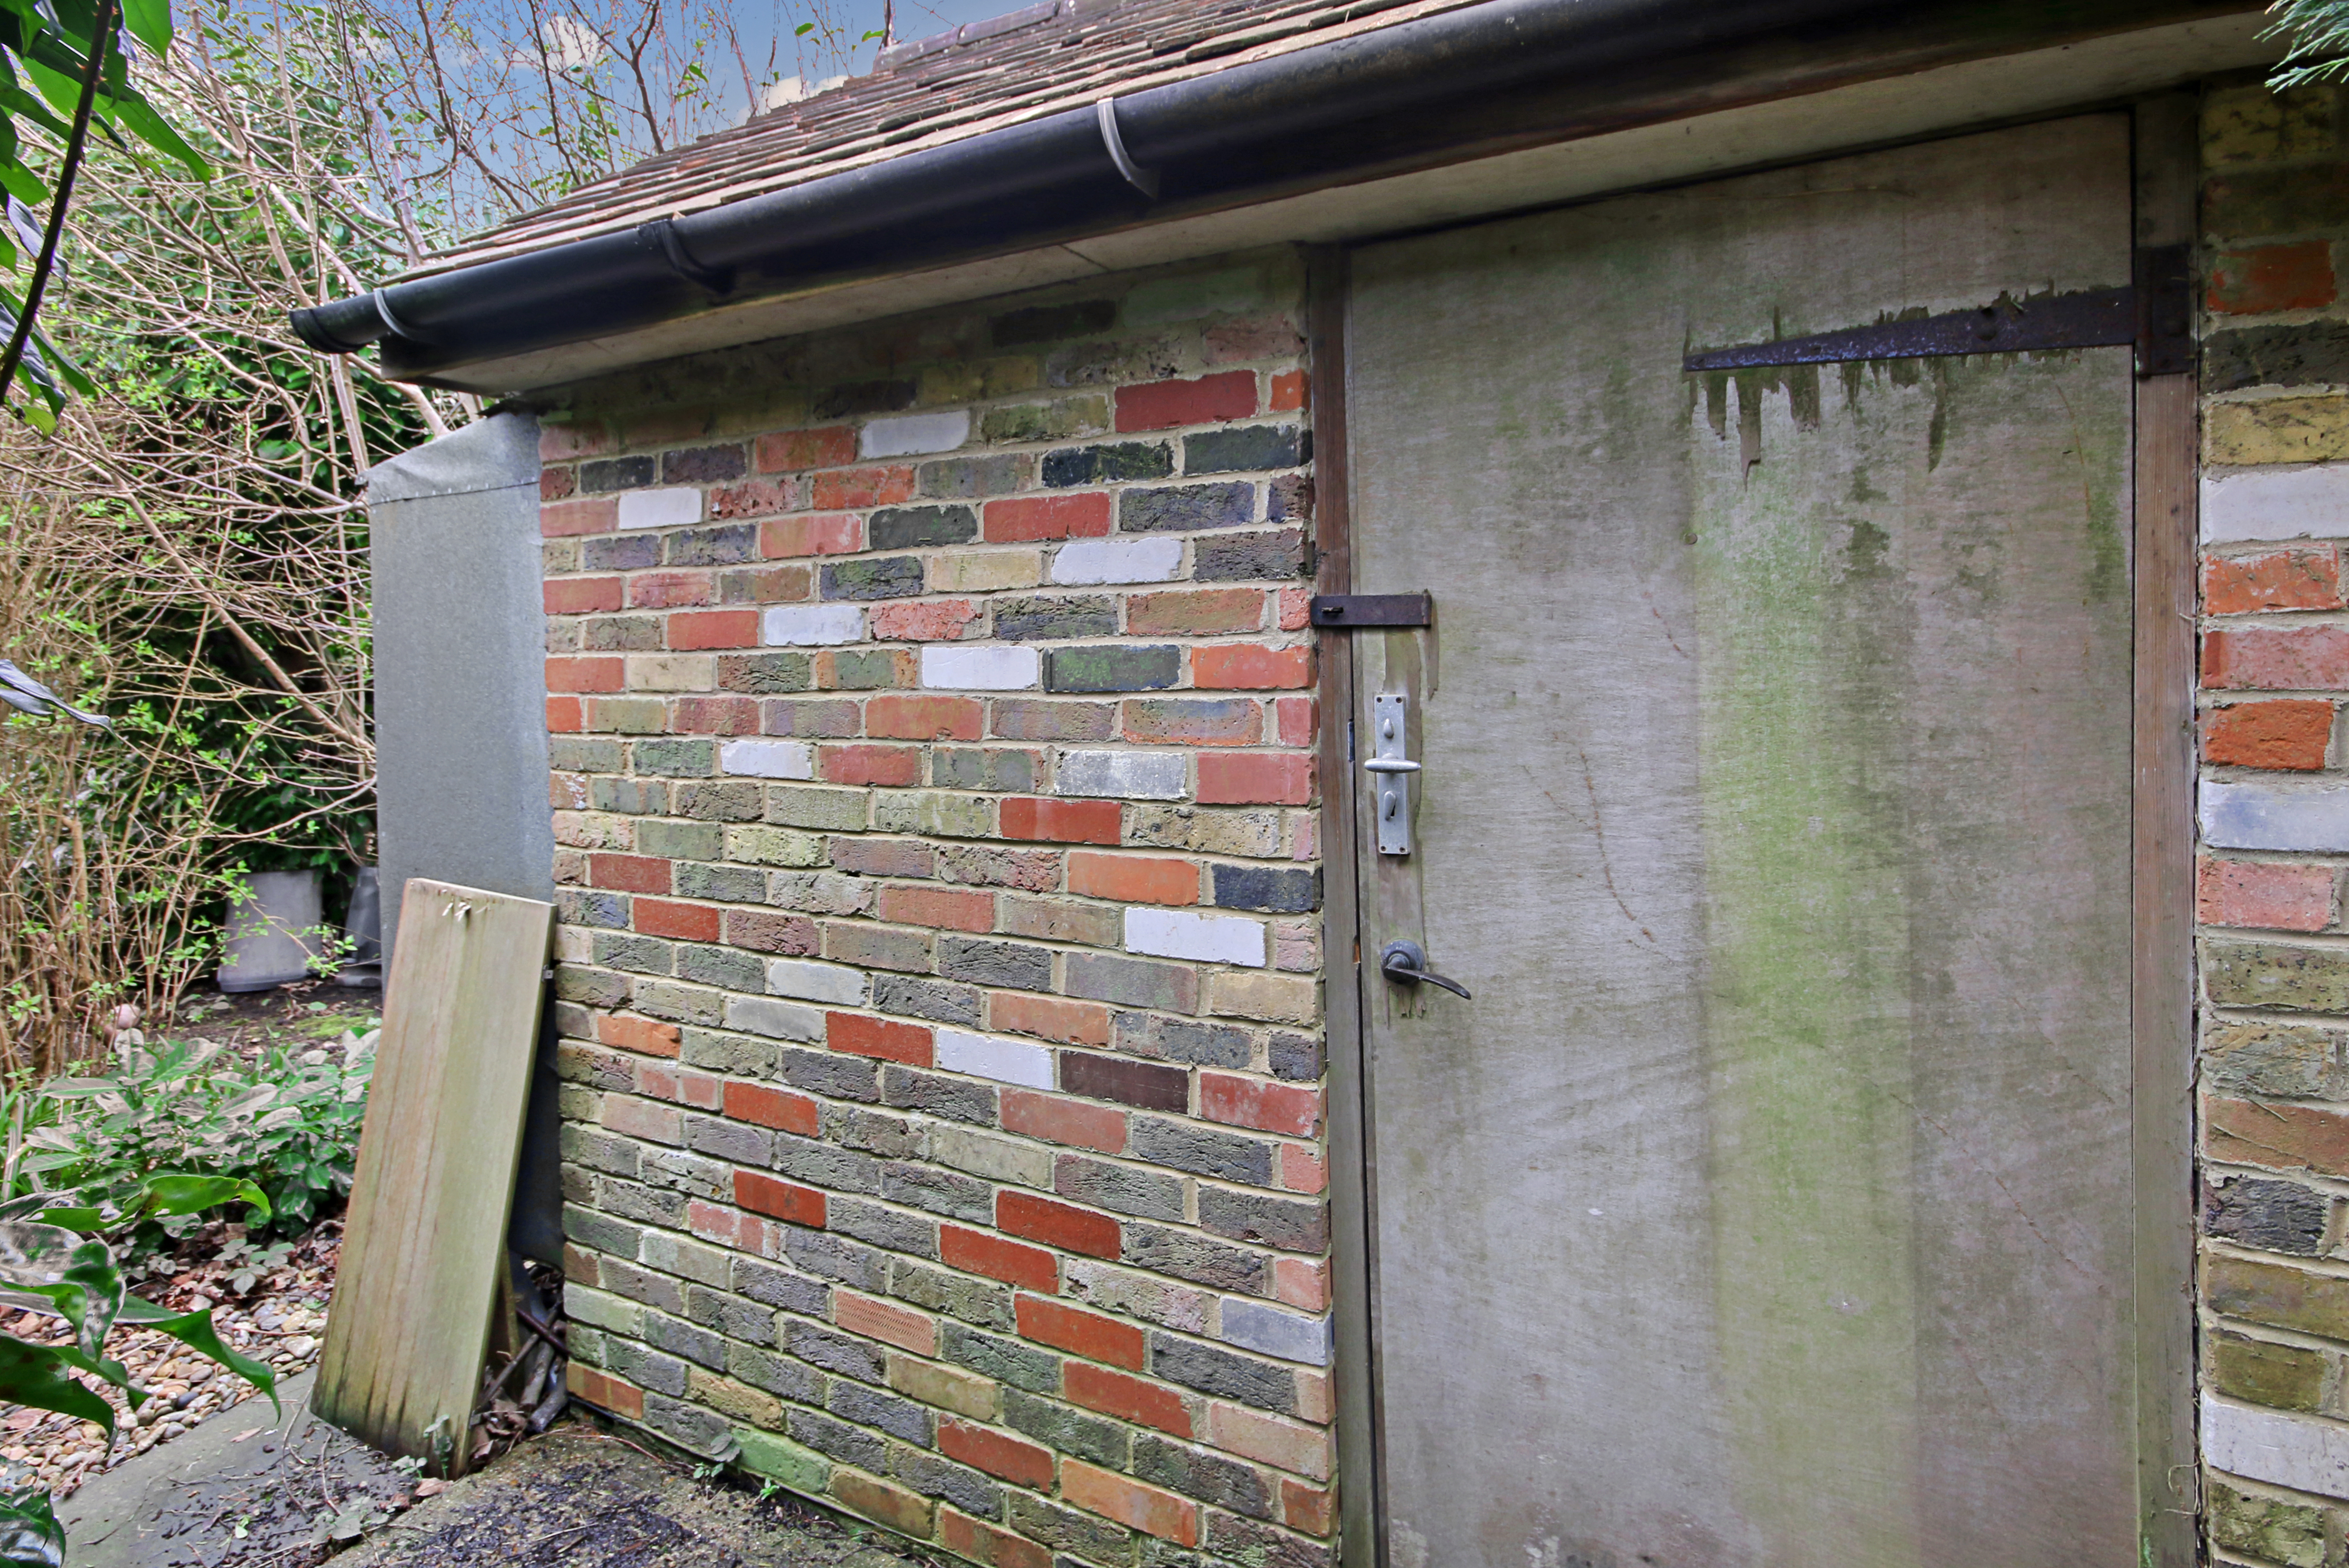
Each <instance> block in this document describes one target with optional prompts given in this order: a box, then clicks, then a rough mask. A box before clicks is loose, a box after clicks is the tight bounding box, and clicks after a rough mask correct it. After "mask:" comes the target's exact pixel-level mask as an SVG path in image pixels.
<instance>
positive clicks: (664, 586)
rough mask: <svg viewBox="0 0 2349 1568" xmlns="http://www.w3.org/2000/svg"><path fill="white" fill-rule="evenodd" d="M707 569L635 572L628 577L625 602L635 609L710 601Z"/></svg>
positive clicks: (692, 604) (661, 607)
mask: <svg viewBox="0 0 2349 1568" xmlns="http://www.w3.org/2000/svg"><path fill="white" fill-rule="evenodd" d="M709 585H710V576H709V573H708V572H638V573H637V574H636V576H633V577H630V578H629V579H628V603H629V604H631V605H632V606H634V607H636V608H637V609H676V608H678V607H692V606H695V605H706V604H708V603H709Z"/></svg>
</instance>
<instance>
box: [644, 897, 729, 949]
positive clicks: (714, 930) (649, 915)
mask: <svg viewBox="0 0 2349 1568" xmlns="http://www.w3.org/2000/svg"><path fill="white" fill-rule="evenodd" d="M628 914H629V924H630V925H632V926H634V927H635V928H636V929H637V930H640V931H642V932H644V933H645V935H647V936H648V937H674V938H676V939H677V940H678V941H681V942H714V941H716V940H718V911H717V910H715V909H711V908H710V907H709V905H707V904H672V903H669V902H667V900H665V899H661V898H638V899H637V900H636V905H635V907H634V908H633V909H630V910H629V911H628Z"/></svg>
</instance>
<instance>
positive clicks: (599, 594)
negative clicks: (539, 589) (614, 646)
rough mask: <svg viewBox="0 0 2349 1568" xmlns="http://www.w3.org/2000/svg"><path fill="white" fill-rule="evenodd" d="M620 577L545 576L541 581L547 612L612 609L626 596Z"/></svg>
mask: <svg viewBox="0 0 2349 1568" xmlns="http://www.w3.org/2000/svg"><path fill="white" fill-rule="evenodd" d="M545 593H546V613H547V614H549V615H593V614H595V612H596V611H598V610H616V609H618V608H619V607H620V602H621V600H622V599H623V598H624V597H626V579H625V578H621V577H549V578H548V579H547V580H546V584H545Z"/></svg>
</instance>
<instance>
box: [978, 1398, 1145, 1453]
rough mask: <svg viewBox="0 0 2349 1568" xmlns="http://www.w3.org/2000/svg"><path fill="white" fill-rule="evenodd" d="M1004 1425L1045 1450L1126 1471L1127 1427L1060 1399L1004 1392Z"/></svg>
mask: <svg viewBox="0 0 2349 1568" xmlns="http://www.w3.org/2000/svg"><path fill="white" fill-rule="evenodd" d="M1003 1424H1004V1425H1005V1426H1007V1427H1009V1428H1011V1429H1012V1430H1013V1431H1015V1432H1025V1433H1027V1434H1028V1435H1029V1436H1030V1437H1031V1438H1035V1439H1036V1440H1037V1441H1038V1442H1040V1443H1041V1444H1043V1445H1044V1446H1045V1447H1046V1448H1050V1449H1059V1450H1060V1451H1061V1453H1064V1454H1074V1455H1075V1456H1076V1457H1077V1458H1079V1459H1089V1460H1091V1461H1092V1463H1094V1464H1097V1465H1106V1466H1107V1467H1108V1468H1110V1469H1113V1470H1122V1469H1125V1454H1126V1449H1125V1442H1126V1439H1125V1428H1123V1427H1121V1426H1119V1425H1118V1424H1117V1423H1115V1422H1114V1421H1103V1420H1101V1419H1098V1418H1097V1417H1092V1416H1088V1415H1086V1414H1085V1413H1084V1412H1082V1411H1081V1410H1072V1409H1071V1408H1070V1407H1068V1406H1066V1405H1063V1404H1061V1403H1060V1402H1058V1401H1057V1400H1050V1399H1039V1398H1037V1397H1035V1396H1033V1395H1031V1394H1022V1393H1020V1392H1019V1390H1018V1389H1016V1388H1007V1389H1005V1390H1004V1391H1003Z"/></svg>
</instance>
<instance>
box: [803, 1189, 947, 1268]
mask: <svg viewBox="0 0 2349 1568" xmlns="http://www.w3.org/2000/svg"><path fill="white" fill-rule="evenodd" d="M825 1223H826V1224H827V1225H829V1226H830V1227H831V1228H832V1229H833V1230H834V1231H839V1232H840V1233H841V1234H842V1235H843V1236H854V1237H855V1238H856V1239H857V1240H858V1241H870V1242H872V1243H873V1245H874V1246H876V1247H885V1248H887V1249H888V1250H889V1251H892V1252H910V1253H912V1254H913V1255H914V1256H915V1257H916V1258H927V1259H930V1260H931V1261H932V1262H936V1259H937V1255H938V1228H937V1225H936V1222H934V1221H932V1220H924V1219H921V1218H919V1217H918V1216H916V1215H912V1214H905V1213H901V1212H899V1211H898V1210H895V1209H886V1208H884V1207H883V1206H882V1205H880V1204H878V1203H860V1202H858V1201H857V1200H856V1199H853V1198H834V1199H832V1201H831V1203H830V1205H829V1206H828V1207H827V1209H826V1210H825Z"/></svg>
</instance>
